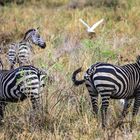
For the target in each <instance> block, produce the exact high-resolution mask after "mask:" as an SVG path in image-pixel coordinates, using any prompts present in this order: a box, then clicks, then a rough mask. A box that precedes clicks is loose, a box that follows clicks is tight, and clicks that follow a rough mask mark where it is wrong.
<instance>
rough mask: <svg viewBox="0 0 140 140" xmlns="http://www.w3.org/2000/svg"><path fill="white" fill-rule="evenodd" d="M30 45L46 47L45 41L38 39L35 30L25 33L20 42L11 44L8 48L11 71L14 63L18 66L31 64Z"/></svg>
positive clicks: (37, 33)
mask: <svg viewBox="0 0 140 140" xmlns="http://www.w3.org/2000/svg"><path fill="white" fill-rule="evenodd" d="M31 44H35V45H38V46H39V47H40V48H42V49H44V48H45V47H46V43H45V41H44V40H43V39H42V38H41V37H40V35H39V32H38V30H37V29H30V30H28V31H27V32H26V33H25V36H24V38H23V40H22V41H20V42H18V43H12V44H11V45H10V46H9V50H8V53H7V57H8V61H9V63H10V68H11V69H13V68H14V65H15V64H16V63H19V65H20V66H23V65H25V64H31V57H32V46H31Z"/></svg>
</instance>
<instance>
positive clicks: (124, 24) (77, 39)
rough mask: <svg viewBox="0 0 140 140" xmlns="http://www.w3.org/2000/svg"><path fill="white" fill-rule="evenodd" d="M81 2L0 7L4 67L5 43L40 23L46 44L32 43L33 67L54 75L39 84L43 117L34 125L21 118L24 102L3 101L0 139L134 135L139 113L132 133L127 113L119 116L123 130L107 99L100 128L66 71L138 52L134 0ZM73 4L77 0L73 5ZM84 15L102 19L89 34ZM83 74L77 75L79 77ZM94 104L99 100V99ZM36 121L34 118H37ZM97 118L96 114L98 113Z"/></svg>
mask: <svg viewBox="0 0 140 140" xmlns="http://www.w3.org/2000/svg"><path fill="white" fill-rule="evenodd" d="M96 2H97V3H98V2H100V4H99V5H98V4H97V5H94V4H89V5H88V4H87V5H86V4H85V5H84V6H83V5H82V4H83V1H82V2H81V5H80V6H78V7H77V8H76V9H73V7H75V6H73V5H72V4H71V3H69V1H68V0H60V1H58V0H52V1H51V0H49V1H45V0H44V1H43V0H42V1H38V2H36V1H35V0H34V1H33V0H32V1H28V2H25V3H24V4H21V5H17V4H16V3H9V4H6V5H5V6H4V7H0V44H1V48H2V54H1V58H2V60H3V62H4V66H5V68H8V62H7V59H6V52H7V48H8V47H7V45H8V44H9V43H11V42H15V41H18V40H20V39H21V38H22V37H23V35H24V33H25V31H27V30H28V29H30V28H34V27H35V28H36V27H39V28H40V33H41V34H42V35H43V37H44V38H45V40H46V43H47V47H46V49H45V50H41V49H39V48H37V47H36V46H34V55H33V61H34V65H35V66H37V67H43V68H47V69H48V72H49V74H50V75H51V76H52V77H54V78H53V80H52V83H50V84H47V86H46V88H45V89H44V99H45V100H46V101H47V102H46V105H45V106H44V108H45V110H48V111H45V112H44V121H43V123H42V125H41V126H37V127H36V129H34V130H32V129H31V128H30V125H29V122H28V121H27V116H28V111H29V108H30V107H31V105H30V103H29V102H28V101H24V102H22V103H17V104H9V105H8V106H7V107H6V111H5V123H4V125H3V126H1V127H0V139H6V140H7V139H8V140H15V139H21V140H24V139H26V140H28V139H29V140H45V139H47V140H61V139H64V140H91V139H93V140H94V139H95V140H96V139H97V140H99V139H105V140H106V139H116V140H123V139H127V140H132V139H133V140H135V139H137V140H138V139H140V132H139V130H140V126H139V123H140V117H139V116H138V117H137V119H136V125H135V126H134V128H133V131H132V133H130V130H129V122H130V120H131V113H130V114H129V115H128V117H127V118H126V120H124V129H123V130H120V129H119V128H118V127H117V126H116V122H117V121H118V116H119V115H120V112H121V109H122V107H121V105H120V102H119V101H111V102H110V107H109V110H108V122H109V124H108V127H107V130H106V131H103V130H102V129H101V125H100V123H97V120H96V119H94V118H93V114H92V112H91V110H92V109H91V105H90V99H89V96H88V92H87V90H86V88H85V86H80V87H74V86H73V83H72V81H71V74H72V72H73V71H74V70H75V69H77V68H79V67H80V66H82V67H83V72H84V71H85V70H86V69H87V68H88V67H89V66H90V65H91V64H93V63H95V62H97V61H103V62H110V63H112V64H117V65H123V64H126V63H132V62H135V59H136V56H137V55H139V54H140V52H139V49H140V41H139V38H140V10H139V9H140V1H139V0H128V1H127V0H123V1H118V3H116V6H114V5H112V6H108V5H102V2H104V1H101V0H100V1H96ZM76 6H77V4H76ZM79 18H82V19H84V20H85V21H87V22H88V23H89V25H92V24H93V23H94V22H96V21H98V20H100V19H101V18H104V19H105V22H104V23H103V24H102V25H101V26H99V27H98V28H97V29H96V35H95V36H93V37H91V36H89V35H88V34H87V32H86V30H85V27H84V26H83V25H82V24H81V23H80V22H79ZM82 75H83V73H81V76H79V78H82ZM99 105H100V104H99ZM38 121H39V120H38ZM99 121H100V117H99Z"/></svg>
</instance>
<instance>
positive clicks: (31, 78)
mask: <svg viewBox="0 0 140 140" xmlns="http://www.w3.org/2000/svg"><path fill="white" fill-rule="evenodd" d="M46 76H47V73H46V72H44V71H42V70H40V69H38V68H36V67H34V66H31V65H28V66H20V67H18V68H16V69H11V70H0V123H2V122H3V121H4V111H5V106H6V105H7V104H8V102H11V103H16V102H19V101H24V100H25V99H27V98H29V99H30V101H31V103H32V109H33V111H34V112H38V111H39V112H40V111H42V109H43V102H42V96H43V90H44V87H45V79H46Z"/></svg>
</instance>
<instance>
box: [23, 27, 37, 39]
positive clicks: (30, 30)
mask: <svg viewBox="0 0 140 140" xmlns="http://www.w3.org/2000/svg"><path fill="white" fill-rule="evenodd" d="M32 31H36V29H29V30H28V31H27V32H26V33H25V35H24V38H23V40H25V39H26V36H27V35H28V34H29V33H30V32H32Z"/></svg>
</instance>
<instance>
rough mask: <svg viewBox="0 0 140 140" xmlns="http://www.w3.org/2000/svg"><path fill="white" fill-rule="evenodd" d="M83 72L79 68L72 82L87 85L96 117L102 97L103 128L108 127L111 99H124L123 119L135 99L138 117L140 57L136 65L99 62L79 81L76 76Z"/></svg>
mask: <svg viewBox="0 0 140 140" xmlns="http://www.w3.org/2000/svg"><path fill="white" fill-rule="evenodd" d="M81 71H82V68H79V69H77V70H75V71H74V72H73V74H72V81H73V83H74V85H76V86H78V85H81V84H83V83H85V85H86V87H87V90H88V92H89V95H90V98H91V103H92V108H93V113H94V114H95V116H97V115H98V96H99V95H100V96H101V102H102V105H101V117H102V128H105V127H106V118H107V109H108V106H109V100H110V99H124V101H125V102H124V106H123V111H122V117H125V116H126V115H127V113H128V108H129V107H130V105H131V103H132V100H133V99H134V106H133V112H132V116H133V118H134V117H135V116H136V115H137V113H138V110H139V106H140V56H138V57H137V60H136V62H135V63H131V64H126V65H123V66H116V65H112V64H110V63H104V62H97V63H95V64H93V65H92V66H90V67H89V68H88V69H87V71H86V72H85V74H84V79H82V80H77V79H76V75H77V74H78V73H79V72H81Z"/></svg>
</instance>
